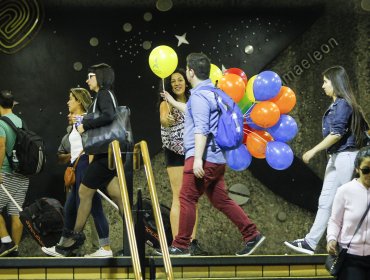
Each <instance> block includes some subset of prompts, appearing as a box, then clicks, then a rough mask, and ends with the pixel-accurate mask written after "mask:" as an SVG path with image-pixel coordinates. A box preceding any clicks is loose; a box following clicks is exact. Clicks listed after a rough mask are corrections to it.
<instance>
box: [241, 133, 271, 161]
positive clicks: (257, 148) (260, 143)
mask: <svg viewBox="0 0 370 280" xmlns="http://www.w3.org/2000/svg"><path fill="white" fill-rule="evenodd" d="M270 141H274V138H272V136H271V135H270V133H268V132H267V131H264V130H255V131H253V132H251V133H249V134H248V137H247V149H248V151H249V152H250V153H251V155H252V156H253V157H255V158H265V157H266V146H267V142H270Z"/></svg>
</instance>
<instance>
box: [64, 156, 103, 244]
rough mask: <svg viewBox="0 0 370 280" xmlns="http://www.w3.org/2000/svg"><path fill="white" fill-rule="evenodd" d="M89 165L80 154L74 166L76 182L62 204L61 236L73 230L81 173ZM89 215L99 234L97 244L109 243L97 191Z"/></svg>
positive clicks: (78, 200) (83, 172) (86, 158)
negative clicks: (62, 225) (62, 224)
mask: <svg viewBox="0 0 370 280" xmlns="http://www.w3.org/2000/svg"><path fill="white" fill-rule="evenodd" d="M88 165H89V158H88V156H87V155H82V156H81V158H80V160H79V162H78V164H77V168H76V183H75V185H74V186H73V187H72V188H71V191H70V192H69V193H68V196H67V200H66V203H65V205H64V229H63V236H65V237H67V236H68V232H70V231H73V229H74V226H75V223H76V217H77V210H78V206H79V205H80V197H79V195H78V190H79V188H80V183H81V181H82V178H83V175H84V174H85V171H86V169H87V167H88ZM91 215H92V216H93V218H94V223H95V228H96V231H97V232H98V236H99V245H100V246H106V245H109V224H108V221H107V218H106V217H105V215H104V212H103V205H102V202H101V199H100V196H99V194H98V193H96V194H95V195H94V197H93V200H92V208H91Z"/></svg>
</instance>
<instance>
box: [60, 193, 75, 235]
mask: <svg viewBox="0 0 370 280" xmlns="http://www.w3.org/2000/svg"><path fill="white" fill-rule="evenodd" d="M78 201H79V197H78V189H77V188H76V186H73V187H72V188H71V191H70V192H69V193H68V195H67V199H66V202H65V204H64V208H63V211H64V228H63V234H62V237H61V238H63V236H66V237H68V234H69V233H70V232H71V231H73V229H74V226H75V223H76V216H77V209H78V204H77V203H78Z"/></svg>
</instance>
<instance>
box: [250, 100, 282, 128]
mask: <svg viewBox="0 0 370 280" xmlns="http://www.w3.org/2000/svg"><path fill="white" fill-rule="evenodd" d="M250 117H251V119H252V121H253V122H254V123H255V124H256V125H258V126H261V127H263V128H267V127H271V126H273V125H275V124H276V123H277V122H278V121H279V118H280V110H279V107H278V106H277V105H276V104H275V103H273V102H271V101H262V102H260V103H257V104H256V105H254V107H253V109H252V111H251V114H250Z"/></svg>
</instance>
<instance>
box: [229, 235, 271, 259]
mask: <svg viewBox="0 0 370 280" xmlns="http://www.w3.org/2000/svg"><path fill="white" fill-rule="evenodd" d="M265 239H266V237H265V236H262V237H261V239H260V240H259V241H258V243H257V244H256V245H255V246H254V247H253V248H252V250H250V251H249V252H248V253H246V254H238V253H236V254H235V255H237V256H239V257H242V256H249V255H250V254H252V253H253V252H254V251H256V249H257V248H258V247H259V246H260V245H261V244H262V243H263V241H265Z"/></svg>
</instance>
